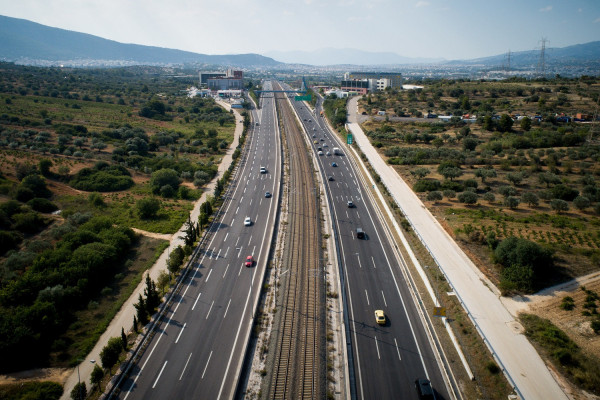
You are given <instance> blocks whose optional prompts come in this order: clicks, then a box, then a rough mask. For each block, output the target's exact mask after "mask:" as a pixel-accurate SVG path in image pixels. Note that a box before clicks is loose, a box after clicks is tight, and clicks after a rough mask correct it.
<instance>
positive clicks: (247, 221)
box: [244, 217, 252, 226]
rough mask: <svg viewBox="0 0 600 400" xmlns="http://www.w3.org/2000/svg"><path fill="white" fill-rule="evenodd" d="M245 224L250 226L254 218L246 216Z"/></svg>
mask: <svg viewBox="0 0 600 400" xmlns="http://www.w3.org/2000/svg"><path fill="white" fill-rule="evenodd" d="M244 225H245V226H250V225H252V220H251V219H250V217H246V218H245V219H244Z"/></svg>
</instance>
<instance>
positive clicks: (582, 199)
mask: <svg viewBox="0 0 600 400" xmlns="http://www.w3.org/2000/svg"><path fill="white" fill-rule="evenodd" d="M573 204H574V205H575V207H577V208H578V209H579V210H582V211H583V210H585V209H586V208H588V207H589V206H590V205H591V201H590V199H588V198H587V197H586V196H577V197H576V198H575V200H573Z"/></svg>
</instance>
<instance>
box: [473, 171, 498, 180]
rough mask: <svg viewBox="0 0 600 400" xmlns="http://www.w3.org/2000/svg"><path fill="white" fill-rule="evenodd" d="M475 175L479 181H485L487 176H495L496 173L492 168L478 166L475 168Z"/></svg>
mask: <svg viewBox="0 0 600 400" xmlns="http://www.w3.org/2000/svg"><path fill="white" fill-rule="evenodd" d="M475 176H476V177H478V178H480V179H481V183H485V180H486V179H487V178H495V177H496V176H498V174H497V173H496V170H495V169H494V168H478V169H476V170H475Z"/></svg>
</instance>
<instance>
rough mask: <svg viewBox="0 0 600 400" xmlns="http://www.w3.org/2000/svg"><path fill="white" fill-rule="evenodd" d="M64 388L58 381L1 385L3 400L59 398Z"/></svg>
mask: <svg viewBox="0 0 600 400" xmlns="http://www.w3.org/2000/svg"><path fill="white" fill-rule="evenodd" d="M62 394H63V388H62V385H61V384H60V383H56V382H24V383H11V384H8V385H0V399H3V400H58V399H60V396H62Z"/></svg>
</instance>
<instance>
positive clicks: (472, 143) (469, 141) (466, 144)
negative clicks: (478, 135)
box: [462, 137, 479, 151]
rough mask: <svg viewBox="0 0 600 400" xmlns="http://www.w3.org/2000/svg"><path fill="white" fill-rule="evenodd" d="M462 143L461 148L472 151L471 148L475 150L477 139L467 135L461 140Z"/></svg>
mask: <svg viewBox="0 0 600 400" xmlns="http://www.w3.org/2000/svg"><path fill="white" fill-rule="evenodd" d="M462 144H463V149H465V150H470V151H473V150H475V148H476V147H477V145H478V144H479V142H478V141H477V139H473V138H470V137H469V138H465V140H463V143H462Z"/></svg>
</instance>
